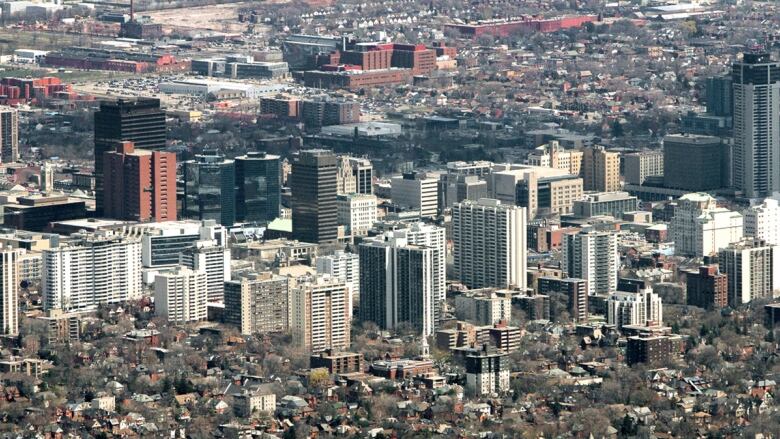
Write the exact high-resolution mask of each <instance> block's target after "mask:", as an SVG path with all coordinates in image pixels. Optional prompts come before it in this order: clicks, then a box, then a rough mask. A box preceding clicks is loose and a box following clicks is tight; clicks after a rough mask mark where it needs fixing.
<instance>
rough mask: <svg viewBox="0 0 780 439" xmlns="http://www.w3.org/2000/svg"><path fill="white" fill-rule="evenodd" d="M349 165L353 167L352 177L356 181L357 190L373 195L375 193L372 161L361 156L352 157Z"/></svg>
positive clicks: (360, 192)
mask: <svg viewBox="0 0 780 439" xmlns="http://www.w3.org/2000/svg"><path fill="white" fill-rule="evenodd" d="M349 165H350V168H352V177H353V180H354V181H355V192H357V193H359V194H366V195H371V194H373V193H374V165H372V164H371V161H370V160H368V159H364V158H361V157H350V158H349Z"/></svg>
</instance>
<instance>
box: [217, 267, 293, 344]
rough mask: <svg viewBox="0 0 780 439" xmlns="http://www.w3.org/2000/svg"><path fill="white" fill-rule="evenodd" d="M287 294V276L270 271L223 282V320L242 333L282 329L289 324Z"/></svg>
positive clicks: (276, 331)
mask: <svg viewBox="0 0 780 439" xmlns="http://www.w3.org/2000/svg"><path fill="white" fill-rule="evenodd" d="M288 295H289V280H288V278H287V277H285V276H279V275H275V274H273V273H270V272H264V273H249V274H246V275H243V276H241V277H239V278H237V279H234V280H231V281H229V282H225V323H227V324H229V325H233V326H236V327H238V328H239V331H241V334H244V335H252V334H268V333H283V332H286V331H287V330H288V329H289V327H290V326H289V313H290V308H289V297H288Z"/></svg>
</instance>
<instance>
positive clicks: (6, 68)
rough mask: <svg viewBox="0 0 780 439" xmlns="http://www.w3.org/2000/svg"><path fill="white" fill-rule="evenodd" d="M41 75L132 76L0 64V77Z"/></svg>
mask: <svg viewBox="0 0 780 439" xmlns="http://www.w3.org/2000/svg"><path fill="white" fill-rule="evenodd" d="M42 76H56V77H57V78H60V79H61V80H62V81H63V82H87V81H99V80H102V79H121V78H129V77H131V76H133V74H132V73H125V72H106V71H102V70H70V69H62V70H58V69H53V68H44V67H39V68H33V67H30V68H27V67H19V65H16V64H14V65H6V64H0V77H14V78H40V77H42Z"/></svg>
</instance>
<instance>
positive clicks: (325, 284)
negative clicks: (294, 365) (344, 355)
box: [290, 276, 351, 353]
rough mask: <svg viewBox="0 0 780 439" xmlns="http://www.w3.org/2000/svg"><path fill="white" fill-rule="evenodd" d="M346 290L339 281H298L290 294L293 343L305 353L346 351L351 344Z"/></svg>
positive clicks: (326, 278) (325, 279)
mask: <svg viewBox="0 0 780 439" xmlns="http://www.w3.org/2000/svg"><path fill="white" fill-rule="evenodd" d="M350 325H351V322H350V313H349V291H348V290H347V286H346V284H345V283H344V282H342V281H341V280H337V279H334V278H330V277H324V276H316V277H309V278H304V279H299V281H298V283H297V285H295V286H294V287H292V290H291V292H290V330H291V332H292V335H293V343H294V344H295V345H296V346H298V347H300V348H302V349H304V350H305V351H306V352H313V353H317V352H322V351H324V350H326V349H334V350H346V349H348V348H349V344H350Z"/></svg>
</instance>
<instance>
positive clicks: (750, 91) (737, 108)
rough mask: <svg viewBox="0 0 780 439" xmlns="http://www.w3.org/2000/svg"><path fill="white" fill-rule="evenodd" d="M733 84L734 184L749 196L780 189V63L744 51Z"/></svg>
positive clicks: (761, 55) (753, 196)
mask: <svg viewBox="0 0 780 439" xmlns="http://www.w3.org/2000/svg"><path fill="white" fill-rule="evenodd" d="M731 79H732V82H733V86H734V187H735V188H736V189H739V190H741V191H742V193H743V195H744V196H745V197H747V198H759V197H768V196H771V195H772V193H773V192H776V191H780V63H777V62H773V61H772V60H771V59H770V57H769V53H756V52H751V53H745V54H743V57H742V61H738V62H735V63H734V64H733V65H732V69H731Z"/></svg>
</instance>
